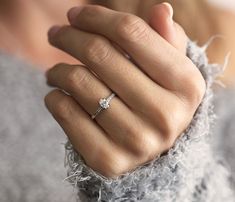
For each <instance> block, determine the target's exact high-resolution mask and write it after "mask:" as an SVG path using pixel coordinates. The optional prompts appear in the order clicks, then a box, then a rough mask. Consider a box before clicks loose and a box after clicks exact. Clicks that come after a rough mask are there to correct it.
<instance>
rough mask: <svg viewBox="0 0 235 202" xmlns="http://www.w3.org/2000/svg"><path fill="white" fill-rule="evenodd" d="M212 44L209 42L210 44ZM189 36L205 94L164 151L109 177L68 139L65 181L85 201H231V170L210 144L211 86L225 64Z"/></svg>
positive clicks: (189, 45)
mask: <svg viewBox="0 0 235 202" xmlns="http://www.w3.org/2000/svg"><path fill="white" fill-rule="evenodd" d="M208 44H209V43H208ZM208 44H206V45H205V46H203V47H199V46H197V44H196V43H195V42H192V41H190V40H189V42H188V47H187V56H188V57H189V58H190V59H191V60H192V61H193V63H194V64H195V65H196V66H197V68H198V69H199V70H200V72H201V73H202V75H203V77H204V79H205V81H206V86H207V88H206V93H205V95H204V98H203V100H202V102H201V104H200V105H199V107H198V109H197V111H196V113H195V114H194V117H193V119H192V121H191V123H190V124H189V126H188V128H187V129H186V130H185V131H184V132H183V133H182V134H181V135H180V137H179V138H178V139H177V140H176V142H175V144H174V146H173V147H172V148H171V149H170V150H169V151H168V152H167V153H166V154H164V155H162V156H160V157H158V158H156V159H154V160H152V161H151V162H148V163H147V164H145V165H142V166H140V167H138V168H136V169H135V170H133V171H130V172H128V173H125V174H123V175H122V176H119V177H118V178H116V179H108V178H105V177H104V176H102V175H100V174H99V173H97V172H96V171H94V170H93V169H91V168H90V167H88V166H87V165H86V164H85V163H84V161H83V159H82V157H81V156H80V155H79V153H77V152H76V151H75V150H74V148H73V146H72V145H71V143H70V142H69V141H68V142H67V143H66V144H65V150H66V166H67V170H68V172H67V176H68V177H67V178H66V179H67V180H68V181H69V182H70V183H71V184H73V186H74V187H75V188H76V191H77V196H78V200H81V201H109V202H114V201H115V202H119V201H148V202H151V201H154V202H158V201H159V202H160V201H161V202H168V201H181V202H184V201H185V202H187V201H190V202H191V201H197V202H200V201H203V202H206V201H233V200H234V198H233V193H232V191H231V189H230V185H229V180H228V179H229V173H228V171H227V169H226V168H225V167H224V166H223V165H222V163H221V162H219V161H218V160H216V158H215V157H214V156H213V154H212V150H211V147H210V136H211V134H210V131H211V126H212V125H213V123H214V122H215V120H216V115H215V113H214V111H213V104H212V98H213V90H212V85H213V83H215V81H216V77H217V76H218V75H220V74H221V73H222V72H223V68H221V66H219V65H216V64H208V59H207V56H206V54H205V50H206V48H207V46H208Z"/></svg>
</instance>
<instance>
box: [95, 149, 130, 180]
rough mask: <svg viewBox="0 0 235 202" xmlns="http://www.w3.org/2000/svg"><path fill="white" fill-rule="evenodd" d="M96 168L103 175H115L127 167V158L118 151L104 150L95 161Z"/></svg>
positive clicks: (118, 174)
mask: <svg viewBox="0 0 235 202" xmlns="http://www.w3.org/2000/svg"><path fill="white" fill-rule="evenodd" d="M95 164H96V165H97V170H98V171H99V172H100V173H101V174H102V175H104V176H105V177H112V178H113V177H117V176H120V175H121V174H122V173H124V172H125V171H127V169H128V164H129V162H128V160H127V158H126V157H124V156H123V155H121V154H120V153H115V152H113V153H110V152H108V153H107V152H106V153H105V154H104V155H103V157H102V158H101V159H99V162H95Z"/></svg>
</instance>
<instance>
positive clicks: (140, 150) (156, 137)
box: [45, 4, 205, 178]
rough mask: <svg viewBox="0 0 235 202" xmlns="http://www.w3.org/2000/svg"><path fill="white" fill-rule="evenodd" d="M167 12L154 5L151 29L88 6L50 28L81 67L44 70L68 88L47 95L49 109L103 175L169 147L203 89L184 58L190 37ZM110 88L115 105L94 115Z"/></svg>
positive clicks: (130, 17)
mask: <svg viewBox="0 0 235 202" xmlns="http://www.w3.org/2000/svg"><path fill="white" fill-rule="evenodd" d="M167 6H168V8H167ZM169 11H170V10H169V5H166V4H160V5H157V6H155V7H154V8H153V10H152V18H150V22H149V23H150V26H149V25H148V24H147V23H146V22H145V21H143V20H142V19H141V18H139V17H137V16H134V15H132V14H127V13H122V12H117V11H114V10H110V9H108V8H104V7H101V6H96V5H87V6H84V7H82V9H80V12H78V9H72V10H70V11H69V13H68V16H69V21H70V23H71V25H72V26H62V27H54V28H52V29H51V30H50V32H49V41H50V43H51V44H52V45H54V46H56V47H57V48H60V49H61V50H63V51H65V52H67V53H69V54H71V55H72V56H74V57H75V58H77V59H79V60H80V61H81V62H82V63H83V64H84V65H68V64H58V65H55V66H54V67H53V68H52V69H50V70H49V71H48V72H47V77H48V83H49V84H50V85H52V86H55V87H57V88H59V89H62V90H63V91H61V90H53V91H52V92H50V93H49V94H48V95H47V96H46V97H45V103H46V106H47V108H48V109H49V111H50V112H51V113H52V115H53V116H54V118H55V119H56V120H57V122H58V123H59V124H60V125H61V127H62V128H63V129H64V131H65V133H66V134H67V135H68V138H69V139H70V141H71V143H72V144H73V146H74V148H75V149H76V150H77V151H78V152H79V153H80V154H81V155H82V156H83V158H84V160H85V162H86V164H87V165H88V166H90V167H91V168H93V169H94V170H96V171H97V172H99V173H100V174H102V175H104V176H106V177H111V178H113V177H117V176H119V175H121V174H123V173H125V172H127V171H130V170H132V169H135V168H136V167H137V166H139V165H142V164H144V163H146V162H149V161H151V160H152V159H154V158H155V157H157V156H158V155H159V154H162V153H163V152H165V151H167V150H168V149H169V148H171V147H172V146H173V144H174V142H175V140H176V139H177V137H178V136H179V135H180V134H181V133H182V132H183V131H184V130H185V129H186V128H187V126H188V125H189V123H190V121H191V120H192V117H193V115H194V113H195V111H196V109H197V107H198V106H199V104H200V102H201V100H202V98H203V95H204V93H205V82H204V79H203V77H202V75H201V73H200V72H199V70H198V69H197V67H195V66H194V64H193V63H192V62H191V60H190V59H189V58H187V56H186V55H185V52H186V39H187V38H186V35H185V34H184V32H183V30H182V28H180V26H179V25H177V24H176V23H174V22H173V21H171V20H170V16H169V15H170V12H169ZM159 13H162V14H159ZM158 15H159V16H158ZM156 16H158V18H155V17H156ZM164 16H165V17H164ZM151 27H153V28H154V29H155V30H156V31H157V32H158V33H159V34H161V35H162V36H163V37H164V38H165V39H164V38H163V37H162V36H160V35H159V34H158V33H157V32H156V31H154V30H153V29H152V28H151ZM114 44H115V45H114ZM117 47H119V48H117ZM124 52H125V53H127V54H128V55H129V56H130V58H131V60H129V59H128V58H127V57H125V56H124V54H123V53H124ZM65 92H66V93H65ZM111 92H115V93H116V95H117V96H116V97H114V98H113V99H112V100H111V103H110V108H109V109H107V110H105V111H103V112H102V113H100V114H99V115H98V116H97V117H96V119H95V121H94V120H92V119H91V117H90V115H91V114H93V113H94V112H95V111H96V109H97V108H98V106H99V105H98V101H99V99H100V98H103V97H107V96H108V95H110V94H111Z"/></svg>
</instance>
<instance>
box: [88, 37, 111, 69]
mask: <svg viewBox="0 0 235 202" xmlns="http://www.w3.org/2000/svg"><path fill="white" fill-rule="evenodd" d="M109 56H110V50H109V44H108V41H107V40H106V39H104V38H102V37H97V36H96V37H93V38H92V39H91V40H89V42H88V43H87V44H86V48H85V50H84V57H85V58H86V59H87V60H88V61H90V62H92V63H95V64H99V63H102V62H103V61H105V60H106V59H107V58H108V57H109Z"/></svg>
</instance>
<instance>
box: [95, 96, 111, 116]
mask: <svg viewBox="0 0 235 202" xmlns="http://www.w3.org/2000/svg"><path fill="white" fill-rule="evenodd" d="M114 96H115V93H112V94H111V95H110V96H109V97H107V98H101V99H100V101H99V105H100V106H99V108H98V109H97V110H96V112H95V113H94V114H93V115H91V118H92V119H95V117H96V116H97V115H98V114H99V113H100V112H102V111H103V110H105V109H108V108H109V107H110V105H109V103H110V101H111V100H112V99H113V97H114Z"/></svg>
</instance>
